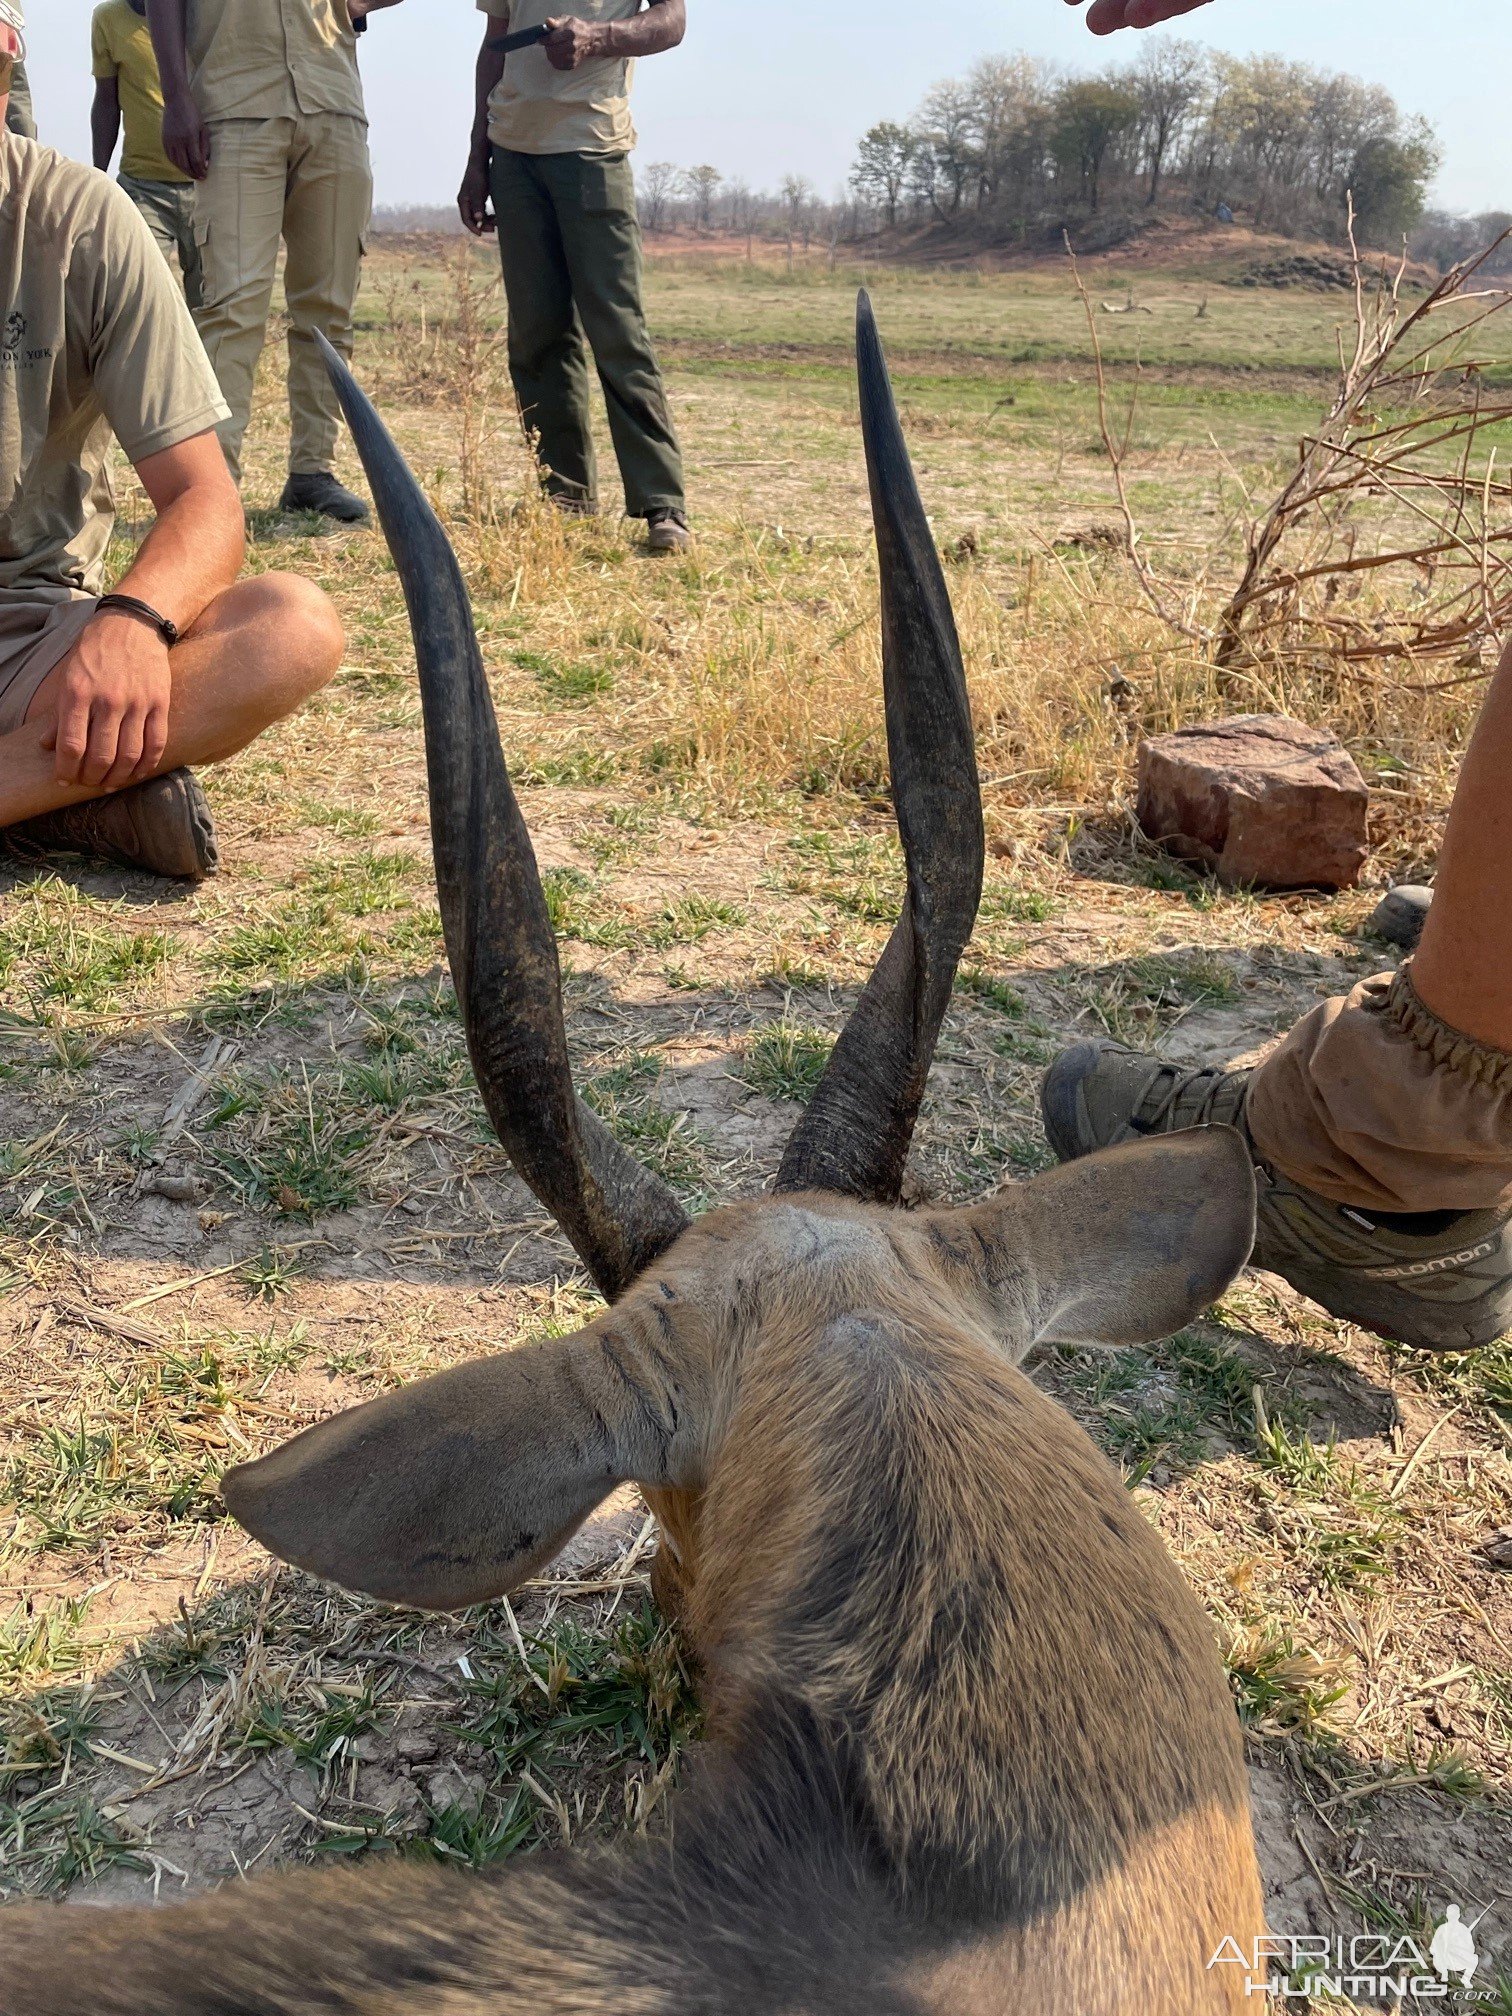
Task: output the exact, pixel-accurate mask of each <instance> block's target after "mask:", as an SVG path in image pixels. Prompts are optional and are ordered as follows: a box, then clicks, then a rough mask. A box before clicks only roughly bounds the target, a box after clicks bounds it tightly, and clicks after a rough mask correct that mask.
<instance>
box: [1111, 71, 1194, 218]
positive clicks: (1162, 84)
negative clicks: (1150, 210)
mask: <svg viewBox="0 0 1512 2016" xmlns="http://www.w3.org/2000/svg"><path fill="white" fill-rule="evenodd" d="M1207 75H1208V63H1207V57H1206V55H1205V54H1204V53H1203V51H1202V50H1201V49H1199V48H1198V47H1197V45H1196V44H1195V43H1193V42H1154V43H1152V44H1151V45H1150V47H1149V48H1148V49H1147V51H1146V52H1145V55H1144V57H1143V59H1142V61H1141V62H1140V64H1139V67H1138V68H1137V69H1136V70H1135V71H1134V72H1133V74H1132V76H1131V77H1130V80H1129V81H1130V83H1131V84H1132V86H1133V88H1134V90H1135V92H1136V94H1137V95H1138V98H1139V111H1140V119H1141V122H1142V125H1143V129H1144V151H1145V160H1146V162H1147V163H1148V166H1149V170H1150V193H1149V196H1148V198H1147V201H1148V202H1149V203H1151V204H1152V205H1153V204H1154V203H1155V202H1156V201H1157V200H1158V198H1159V196H1160V176H1161V171H1162V170H1163V169H1164V167H1165V164H1166V160H1167V157H1168V156H1169V154H1170V152H1171V150H1172V148H1173V147H1174V145H1175V144H1176V141H1177V140H1178V138H1179V137H1180V135H1181V132H1182V130H1183V128H1184V127H1185V125H1186V123H1187V121H1188V119H1190V117H1191V115H1192V109H1193V107H1194V106H1196V105H1197V104H1199V103H1200V102H1201V99H1202V96H1203V92H1204V90H1205V88H1206V84H1207Z"/></svg>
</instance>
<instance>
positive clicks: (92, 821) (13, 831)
mask: <svg viewBox="0 0 1512 2016" xmlns="http://www.w3.org/2000/svg"><path fill="white" fill-rule="evenodd" d="M6 838H7V839H8V840H19V841H21V842H22V843H23V844H27V845H30V846H32V847H38V848H40V849H41V850H42V851H43V852H44V853H49V854H52V853H62V854H93V855H95V856H96V857H97V858H98V859H99V860H101V861H114V862H117V863H119V865H120V866H121V867H123V868H141V869H145V870H146V871H147V873H148V874H151V875H174V876H178V877H180V878H182V879H184V880H186V881H190V882H203V881H204V879H205V877H206V876H207V875H213V874H214V873H215V871H216V869H217V868H218V867H219V866H220V850H219V848H218V847H217V846H216V844H215V822H214V820H213V819H212V818H211V817H210V807H209V806H208V805H207V804H206V803H205V794H204V792H203V791H202V790H201V789H200V787H199V782H198V780H197V779H196V777H195V775H194V773H193V771H192V770H170V771H168V772H167V774H166V775H165V776H162V777H149V778H148V780H147V782H146V783H145V784H132V785H130V786H129V787H128V788H127V789H126V790H124V791H114V792H112V793H111V794H110V796H109V797H107V798H89V799H86V800H85V802H84V803H83V804H82V805H65V806H64V807H63V808H62V810H61V811H58V812H44V813H43V814H42V816H41V817H40V818H39V819H26V820H23V821H22V823H21V824H20V825H19V826H12V827H10V828H9V829H8V830H7V833H6Z"/></svg>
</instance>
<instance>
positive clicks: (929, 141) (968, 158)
mask: <svg viewBox="0 0 1512 2016" xmlns="http://www.w3.org/2000/svg"><path fill="white" fill-rule="evenodd" d="M975 129H976V108H975V106H974V105H973V102H972V95H971V92H970V90H969V89H968V88H967V87H966V86H965V85H962V84H953V83H947V84H937V85H936V86H935V88H934V89H933V90H932V91H931V92H930V94H929V96H928V97H927V98H926V99H925V100H924V103H923V105H922V106H921V107H920V108H919V117H918V121H917V122H916V125H915V127H914V156H913V162H912V171H911V175H910V181H911V183H912V185H913V187H914V188H915V189H916V190H917V191H918V193H919V195H920V196H922V197H923V198H924V200H925V202H927V203H928V204H929V206H930V208H931V209H932V210H933V211H934V213H935V215H936V216H937V217H954V216H955V215H956V214H957V213H958V212H959V210H960V208H961V203H962V201H963V199H964V198H965V195H966V191H967V189H968V187H969V186H970V183H971V178H972V176H973V174H974V173H975V172H976V169H977V165H978V163H977V151H976V141H975Z"/></svg>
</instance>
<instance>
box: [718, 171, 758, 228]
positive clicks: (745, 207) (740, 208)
mask: <svg viewBox="0 0 1512 2016" xmlns="http://www.w3.org/2000/svg"><path fill="white" fill-rule="evenodd" d="M724 204H725V222H726V223H727V224H728V226H729V228H730V230H731V231H734V232H736V233H738V235H739V236H741V237H745V236H746V235H747V234H748V233H749V232H751V231H752V230H754V229H755V226H756V219H757V217H758V215H759V214H760V208H761V198H760V197H759V196H758V195H757V194H756V192H755V190H754V189H750V188H748V187H747V186H746V184H745V183H744V182H727V183H726V184H725V186H724Z"/></svg>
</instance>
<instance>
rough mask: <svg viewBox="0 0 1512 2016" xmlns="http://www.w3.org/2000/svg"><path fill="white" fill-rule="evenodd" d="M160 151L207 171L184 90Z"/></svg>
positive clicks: (175, 100) (201, 173) (168, 106)
mask: <svg viewBox="0 0 1512 2016" xmlns="http://www.w3.org/2000/svg"><path fill="white" fill-rule="evenodd" d="M1099 4H1101V0H1099ZM163 152H164V153H165V154H166V155H167V156H168V159H169V160H170V161H171V162H172V163H173V165H174V167H175V168H182V170H183V171H184V173H185V174H186V175H192V176H193V177H194V179H195V181H196V182H203V181H204V179H205V177H206V176H207V175H208V174H209V173H210V133H209V129H208V128H207V127H206V125H205V122H204V120H203V119H201V117H200V111H199V107H198V105H196V104H195V102H194V100H193V99H192V98H191V97H190V95H189V93H188V92H187V91H185V92H182V93H180V94H179V95H177V96H175V97H172V98H169V99H168V100H167V101H166V102H165V104H164V106H163Z"/></svg>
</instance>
